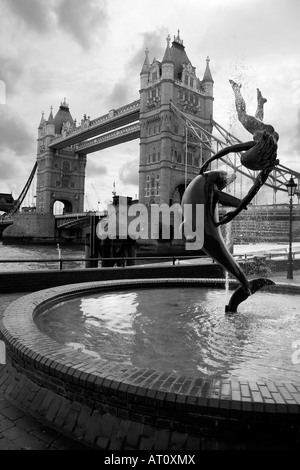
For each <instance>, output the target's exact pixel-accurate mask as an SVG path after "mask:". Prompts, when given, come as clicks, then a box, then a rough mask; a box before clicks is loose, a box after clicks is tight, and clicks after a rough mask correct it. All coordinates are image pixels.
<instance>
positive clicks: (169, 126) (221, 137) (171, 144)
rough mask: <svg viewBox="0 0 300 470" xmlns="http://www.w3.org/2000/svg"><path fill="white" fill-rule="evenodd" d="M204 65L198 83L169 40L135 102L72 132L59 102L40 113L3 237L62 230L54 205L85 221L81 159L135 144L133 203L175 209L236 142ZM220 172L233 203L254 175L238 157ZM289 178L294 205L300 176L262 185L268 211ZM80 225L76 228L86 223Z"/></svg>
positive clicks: (147, 70)
mask: <svg viewBox="0 0 300 470" xmlns="http://www.w3.org/2000/svg"><path fill="white" fill-rule="evenodd" d="M203 65H204V67H203V72H202V78H199V76H198V74H197V71H196V68H195V67H194V66H193V65H192V62H191V60H190V59H189V57H188V55H187V52H186V50H185V46H184V44H183V40H182V39H181V37H180V33H179V32H178V34H177V35H176V36H174V39H173V41H172V42H171V38H170V37H169V36H168V38H167V45H166V49H165V52H164V55H163V58H162V60H161V61H158V60H156V59H153V61H152V62H150V60H149V51H148V49H146V51H145V59H144V63H143V64H142V68H141V72H140V91H139V99H136V100H135V101H133V102H131V103H129V104H126V105H124V106H122V107H120V108H118V109H112V110H110V111H109V112H108V113H106V114H104V115H102V116H100V117H97V118H95V119H91V118H90V116H86V115H84V117H83V119H82V120H81V122H80V123H78V124H77V122H76V120H74V119H73V117H72V115H71V112H70V108H69V105H68V104H67V102H66V99H64V101H63V102H62V103H61V105H60V107H59V110H58V111H57V113H56V115H55V116H54V115H53V109H52V107H51V110H50V114H49V117H48V119H45V117H44V113H42V118H41V121H40V124H39V126H38V137H37V157H36V161H35V162H34V166H33V170H32V172H31V175H30V176H29V178H28V181H27V182H26V183H25V186H24V188H23V190H22V192H21V194H20V196H19V198H18V199H16V200H14V201H13V203H12V206H10V207H9V206H7V212H9V213H10V214H11V216H13V219H14V224H13V225H11V226H10V227H8V229H6V230H5V234H7V236H8V237H9V236H13V233H14V231H17V232H18V233H22V231H23V232H25V233H26V234H28V233H29V234H31V235H30V236H32V237H33V238H34V237H35V236H37V235H38V234H41V233H44V234H47V233H48V234H50V235H49V236H50V237H51V236H52V237H53V236H54V235H53V234H54V233H55V230H59V229H62V227H63V224H62V223H59V222H58V221H56V222H55V224H54V222H53V220H54V216H53V206H54V204H55V202H56V201H60V202H62V203H63V204H64V215H70V216H71V215H72V214H84V192H85V169H86V164H87V155H88V154H90V153H93V152H96V151H99V150H103V149H105V148H108V147H111V146H114V145H118V144H120V143H124V142H128V141H131V140H134V139H139V142H140V155H139V168H137V171H139V198H138V199H139V202H140V203H143V204H145V205H146V206H149V205H151V204H162V203H166V204H173V203H176V202H180V200H181V197H182V194H183V192H184V190H185V188H186V186H187V185H188V184H189V182H190V181H191V180H192V179H193V178H194V177H195V176H196V175H197V174H198V173H199V168H200V166H201V165H202V164H203V163H204V162H205V161H206V160H207V159H208V158H210V157H211V155H212V154H214V153H215V152H217V151H219V150H220V149H221V148H224V147H225V146H228V145H232V144H235V143H238V142H240V141H239V140H238V139H237V138H236V137H235V136H233V135H232V134H231V133H230V132H228V131H227V130H226V129H224V128H223V127H222V126H221V125H220V124H218V123H217V122H216V121H215V120H214V119H213V103H214V80H213V77H212V73H211V69H210V59H209V58H208V57H207V59H206V62H205V63H204V64H203ZM221 164H223V165H224V167H225V168H228V167H229V168H231V169H233V171H234V172H235V173H236V174H237V176H238V178H237V180H236V182H235V183H234V188H233V192H234V194H235V195H237V197H240V195H239V194H238V193H239V192H240V193H241V194H242V190H243V186H246V185H247V182H248V183H249V182H250V183H251V182H252V181H253V180H254V179H255V177H256V174H255V173H253V172H251V171H250V170H247V169H246V168H244V167H241V165H240V163H239V154H235V155H234V157H233V158H229V157H224V158H223V159H222V163H221ZM291 175H292V176H293V177H294V178H295V179H296V182H297V183H298V190H297V193H296V194H297V196H298V202H299V196H300V192H299V178H300V174H299V173H297V172H295V171H293V170H291V169H289V168H287V167H286V166H284V165H282V164H280V165H278V166H277V167H276V170H274V172H272V174H270V176H269V179H268V181H267V183H266V186H267V187H269V188H270V189H271V190H272V191H273V204H274V207H275V205H276V195H277V192H278V191H286V186H285V185H286V183H287V182H288V180H289V178H290V176H291ZM34 176H35V177H36V211H35V214H31V215H30V217H31V220H32V223H31V224H28V222H25V220H27V219H28V217H29V214H25V215H24V214H22V213H20V206H21V204H22V202H23V200H24V197H25V196H26V193H27V191H28V189H29V187H30V185H31V183H32V180H33V177H34ZM251 184H252V183H251ZM264 202H265V201H264ZM0 209H1V207H0ZM2 210H3V208H2ZM4 210H6V209H4ZM26 217H27V219H26ZM6 218H7V216H6ZM81 219H82V220H81V222H80V224H81V226H82V225H83V223H84V221H83V219H86V218H85V217H84V216H82V217H81ZM33 220H34V222H33ZM78 223H79V222H78ZM26 224H27V225H26ZM54 225H55V229H54V228H52V227H54ZM75 225H76V220H75V221H74V220H73V222H72V223H71V221H69V222H68V223H67V222H66V224H65V226H64V229H66V228H67V227H69V228H70V227H72V228H74V226H75ZM24 227H25V228H24ZM41 227H43V229H41Z"/></svg>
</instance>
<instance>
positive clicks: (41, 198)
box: [36, 99, 86, 214]
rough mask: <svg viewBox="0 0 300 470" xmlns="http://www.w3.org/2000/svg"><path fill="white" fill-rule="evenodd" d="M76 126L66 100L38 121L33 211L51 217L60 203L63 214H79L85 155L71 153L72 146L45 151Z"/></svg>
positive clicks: (81, 210) (82, 198)
mask: <svg viewBox="0 0 300 470" xmlns="http://www.w3.org/2000/svg"><path fill="white" fill-rule="evenodd" d="M75 127H76V121H74V120H73V118H72V115H71V113H70V110H69V105H68V104H67V103H66V100H65V99H64V101H63V102H62V103H61V105H60V107H59V110H58V112H57V113H56V115H55V117H53V113H52V106H51V111H50V114H49V117H48V120H46V119H45V118H44V113H42V119H41V122H40V125H39V127H38V139H37V164H38V166H37V186H36V212H37V213H43V214H52V213H53V205H54V203H55V202H56V201H60V202H62V203H63V204H64V212H65V213H71V212H73V213H75V212H77V213H78V212H83V207H84V181H85V167H86V155H81V154H78V153H76V152H75V146H70V147H66V148H64V149H61V150H54V149H51V148H49V144H50V143H51V141H52V140H53V138H54V137H58V136H60V135H61V136H64V135H66V133H67V132H69V131H70V130H72V129H74V128H75Z"/></svg>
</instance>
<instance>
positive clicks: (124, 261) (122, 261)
mask: <svg viewBox="0 0 300 470" xmlns="http://www.w3.org/2000/svg"><path fill="white" fill-rule="evenodd" d="M299 254H300V251H295V252H293V253H292V256H293V259H296V255H299ZM233 256H234V258H237V259H238V260H239V261H242V260H244V261H251V260H253V259H254V258H264V259H266V260H272V259H274V258H282V257H284V258H288V253H287V252H282V253H247V254H244V255H241V254H239V255H233ZM196 259H199V260H200V259H201V260H206V261H210V262H212V263H214V260H213V259H211V258H210V257H208V256H174V255H170V256H138V257H125V256H124V257H121V258H120V257H119V258H59V259H57V258H43V259H39V258H37V259H32V258H30V259H29V258H21V259H0V269H1V264H6V263H8V264H16V263H17V264H20V263H24V264H25V263H44V264H46V263H49V264H50V263H51V264H54V263H57V265H58V269H59V270H62V269H63V263H68V262H74V261H76V262H84V263H89V262H100V263H102V262H103V261H108V262H115V263H118V264H119V266H118V267H123V268H125V267H127V266H129V265H128V262H132V261H147V262H149V261H152V262H154V263H155V264H160V263H162V262H167V261H171V264H172V265H173V266H175V265H176V264H180V261H184V260H196ZM147 264H149V263H146V266H147ZM130 266H133V265H132V264H130ZM136 266H141V264H140V263H139V264H138V265H136ZM99 267H101V266H99ZM99 267H96V268H94V269H98V268H99ZM112 267H113V266H112ZM66 269H74V268H66Z"/></svg>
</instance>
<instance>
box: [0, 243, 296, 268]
mask: <svg viewBox="0 0 300 470" xmlns="http://www.w3.org/2000/svg"><path fill="white" fill-rule="evenodd" d="M59 248H60V255H61V258H62V259H63V260H64V259H66V258H67V259H72V260H74V261H64V262H63V269H76V268H77V269H78V268H84V267H85V262H84V261H76V259H78V260H80V259H81V260H83V259H84V257H85V247H84V245H77V246H76V245H74V246H72V245H60V246H59ZM293 252H294V254H295V255H294V256H295V257H296V258H298V257H299V256H300V243H299V242H296V243H294V244H293ZM266 254H271V255H272V258H281V259H282V258H286V259H287V254H288V244H287V243H278V244H276V243H273V244H272V243H257V244H247V245H234V255H235V256H237V257H243V256H245V255H247V256H251V255H254V256H255V255H266ZM5 260H15V261H16V262H14V263H9V262H5ZM22 260H29V261H28V262H24V261H22ZM35 260H45V261H44V262H35ZM46 260H51V262H50V261H46ZM3 261H4V262H3ZM197 262H199V259H198V260H197V259H195V260H185V261H183V260H180V263H184V264H186V263H191V264H194V263H197ZM139 264H140V263H139ZM44 269H46V270H48V269H59V250H58V246H57V245H21V244H20V245H4V244H3V243H2V241H0V271H2V272H3V271H33V270H44Z"/></svg>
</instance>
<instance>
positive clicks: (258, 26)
mask: <svg viewBox="0 0 300 470" xmlns="http://www.w3.org/2000/svg"><path fill="white" fill-rule="evenodd" d="M0 12H1V16H0V79H1V80H2V82H0V192H12V193H13V196H14V197H15V198H16V197H17V196H18V195H19V193H20V192H21V189H22V187H23V186H24V184H25V182H26V180H27V178H28V176H29V173H30V171H31V169H32V167H33V165H34V162H35V159H36V138H37V127H38V125H39V122H40V119H41V112H42V111H45V117H46V119H47V118H48V115H49V111H50V106H51V105H53V108H54V113H56V112H57V110H58V108H59V105H60V103H61V101H63V99H64V97H66V101H67V102H68V103H69V106H70V112H71V114H72V116H73V118H76V119H77V121H78V120H80V119H81V118H82V117H83V115H84V114H87V115H88V116H91V118H92V119H93V118H96V117H98V116H101V115H103V114H106V113H107V112H108V111H109V110H110V109H112V108H117V107H119V106H122V105H124V104H127V103H129V102H131V101H134V100H136V99H138V98H139V79H140V76H139V74H140V71H141V68H142V65H143V61H144V57H145V52H144V51H145V49H146V47H148V49H149V58H150V62H152V60H153V59H154V58H156V59H157V60H162V57H163V54H164V51H165V48H166V37H167V35H168V34H170V35H171V38H173V36H174V35H175V34H177V30H178V29H180V36H181V38H182V39H183V41H184V45H185V49H186V52H187V55H188V57H189V59H190V61H191V62H192V65H193V66H194V67H196V73H197V76H199V77H200V79H201V78H202V76H203V73H204V69H205V59H206V57H207V56H209V57H210V59H211V61H210V67H211V72H212V75H213V79H214V96H215V102H214V119H215V120H216V121H217V122H219V123H220V124H221V125H222V126H224V127H225V128H227V129H229V130H231V131H232V132H233V133H234V134H235V135H237V137H240V138H241V139H243V140H245V137H246V140H248V139H249V136H245V133H244V131H243V130H242V129H241V125H240V123H239V122H238V121H237V119H236V115H235V108H234V99H233V93H232V89H231V87H230V85H229V82H228V79H229V78H233V79H235V80H238V81H240V82H241V83H242V84H243V91H244V94H245V97H246V99H247V105H248V111H249V113H250V114H254V112H255V107H256V88H257V87H259V88H260V89H261V91H262V93H263V95H264V96H265V97H266V98H267V99H268V102H267V104H266V106H265V122H268V123H270V124H272V125H273V126H274V127H275V129H276V130H277V132H279V134H280V140H279V150H278V156H279V158H280V162H281V163H282V164H284V165H286V166H289V167H291V168H293V169H295V170H296V171H300V60H299V59H300V28H299V18H300V1H299V0H206V1H203V0H185V1H182V0H159V1H158V0H152V1H151V2H149V1H145V0H0ZM5 88H6V96H5ZM138 157H139V142H138V141H133V142H130V143H126V144H122V145H120V146H117V147H112V148H110V149H107V150H104V151H101V152H97V153H93V154H91V155H89V156H88V163H87V170H86V195H87V198H86V200H85V204H86V207H85V208H86V209H94V210H96V209H97V208H98V200H100V201H101V203H103V204H104V203H105V202H108V201H110V199H111V195H112V194H111V193H112V190H113V181H114V180H115V181H116V190H117V193H119V194H123V195H127V196H132V197H134V196H135V195H137V194H138ZM94 188H95V189H94ZM32 196H33V193H32V194H31V195H30V197H32ZM28 202H30V200H28Z"/></svg>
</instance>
